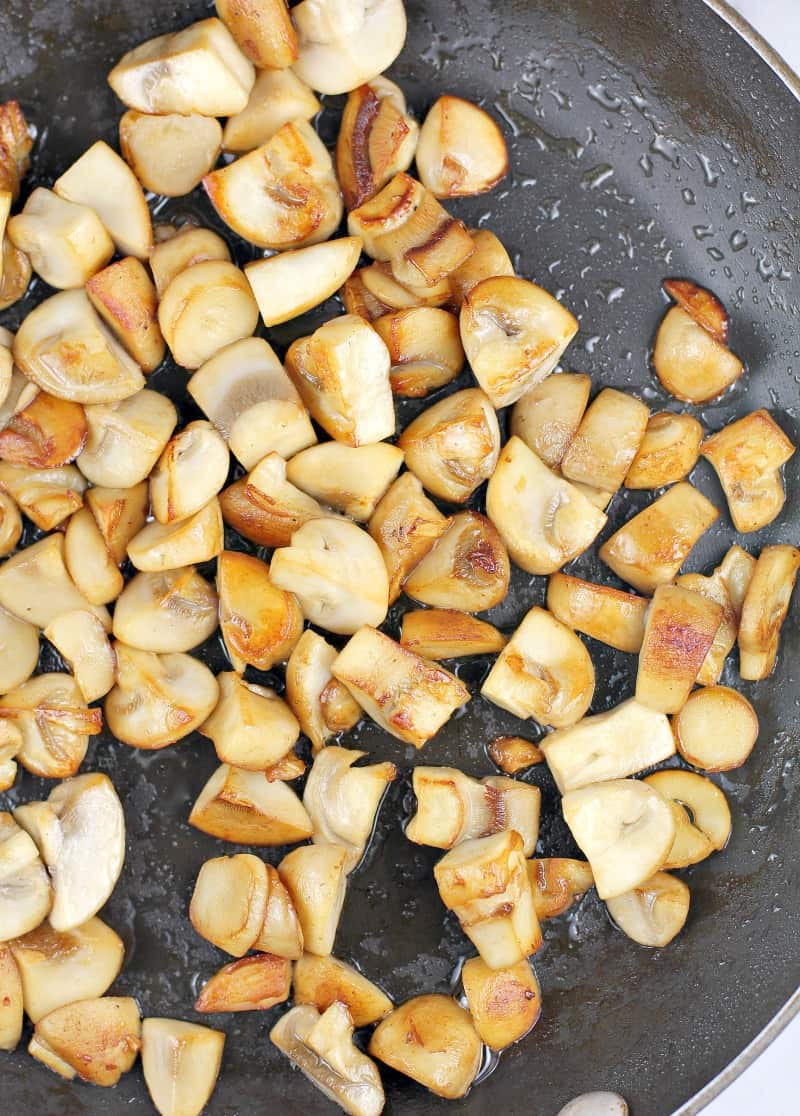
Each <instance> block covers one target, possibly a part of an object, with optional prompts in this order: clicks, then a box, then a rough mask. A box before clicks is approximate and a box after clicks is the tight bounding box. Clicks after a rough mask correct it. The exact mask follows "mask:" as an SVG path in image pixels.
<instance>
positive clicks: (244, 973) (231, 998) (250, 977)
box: [194, 953, 292, 1014]
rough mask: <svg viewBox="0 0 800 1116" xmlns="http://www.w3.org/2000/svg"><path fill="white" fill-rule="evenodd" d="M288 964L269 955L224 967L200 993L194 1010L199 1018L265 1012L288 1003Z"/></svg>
mask: <svg viewBox="0 0 800 1116" xmlns="http://www.w3.org/2000/svg"><path fill="white" fill-rule="evenodd" d="M291 983H292V963H291V961H288V960H286V958H284V957H275V956H273V954H271V953H254V954H253V955H252V956H251V957H243V958H241V960H239V961H232V962H231V963H230V964H228V965H224V966H223V967H222V968H221V969H220V970H219V972H217V973H214V975H213V976H212V977H211V979H210V980H207V981H206V983H205V984H204V985H203V987H202V988H201V989H200V995H199V996H198V997H197V999H196V1000H195V1003H194V1010H195V1011H198V1012H200V1013H201V1014H206V1013H207V1012H214V1013H219V1012H227V1011H268V1010H269V1008H271V1007H275V1005H276V1004H282V1003H285V1002H286V1000H288V999H289V990H290V988H291Z"/></svg>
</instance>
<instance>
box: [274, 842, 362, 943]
mask: <svg viewBox="0 0 800 1116" xmlns="http://www.w3.org/2000/svg"><path fill="white" fill-rule="evenodd" d="M347 863H348V851H347V849H346V848H345V847H344V845H336V844H324V845H302V846H301V847H300V848H299V849H294V850H293V851H292V852H290V853H288V854H287V855H286V856H285V857H284V858H283V860H282V861H281V862H280V864H279V865H278V873H279V874H280V877H281V881H282V882H283V885H284V887H285V888H286V890H287V891H288V892H289V895H290V897H291V900H292V903H293V904H294V908H295V910H296V911H297V917H298V918H299V920H300V926H301V927H302V930H303V941H304V943H305V948H306V949H307V950H308V952H309V953H316V954H318V955H319V956H320V957H327V956H328V955H329V954H330V953H333V943H334V940H335V938H336V929H337V927H338V925H339V917H340V916H341V913H342V907H343V906H344V896H345V891H346V890H347Z"/></svg>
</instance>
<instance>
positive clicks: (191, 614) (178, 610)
mask: <svg viewBox="0 0 800 1116" xmlns="http://www.w3.org/2000/svg"><path fill="white" fill-rule="evenodd" d="M217 608H218V600H217V594H216V593H215V591H214V588H213V586H211V585H209V583H208V582H207V581H206V580H205V578H203V577H201V576H200V574H199V573H198V572H197V570H196V569H195V568H194V567H193V566H185V567H183V568H180V569H177V570H164V571H163V572H162V573H139V574H136V576H135V577H133V578H132V579H131V580H130V581H129V582H128V583H127V585H126V586H125V588H124V589H123V591H122V593H121V594H120V596H119V597H118V598H117V602H116V604H115V606H114V621H113V625H114V636H115V638H116V639H118V640H120V642H122V643H126V644H128V645H129V646H131V647H138V648H140V649H141V650H142V651H157V652H161V653H167V652H175V651H191V650H192V648H193V647H197V646H198V645H199V644H201V643H202V642H203V641H204V640H206V639H208V638H209V637H210V636H211V635H213V634H214V632H215V631H216V629H217V622H218V616H217Z"/></svg>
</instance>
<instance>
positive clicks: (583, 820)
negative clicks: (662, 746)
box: [561, 779, 675, 899]
mask: <svg viewBox="0 0 800 1116" xmlns="http://www.w3.org/2000/svg"><path fill="white" fill-rule="evenodd" d="M561 808H562V810H563V813H564V820H565V821H566V823H567V825H568V826H569V828H570V830H571V831H572V836H573V837H574V838H575V841H576V842H577V844H578V845H579V847H580V848H581V849H582V850H583V852H584V853H585V855H586V857H587V859H588V861H589V864H590V865H591V868H592V872H593V873H594V879H595V884H596V886H597V893H598V895H599V896H600V898H601V899H613V898H614V897H615V896H616V895H623V894H624V893H625V892H626V891H630V890H631V889H632V888H634V887H638V886H639V885H640V884H642V883H644V881H645V880H647V879H649V878H650V876H652V875H653V873H654V872H657V871H658V869H659V868H660V867H661V865H662V864H663V863H664V861H665V860H666V859H667V854H668V853H669V851H670V849H671V848H672V842H673V841H674V839H675V819H674V818H673V815H672V810H671V809H670V806H669V804H668V803H667V802H665V801H664V798H663V796H662V795H660V794H659V793H658V792H657V791H656V790H655V789H654V788H653V787H650V786H648V785H647V783H643V782H638V781H637V780H636V779H614V780H611V781H609V782H607V783H592V784H591V785H590V786H586V787H580V788H578V789H577V790H572V791H569V792H568V793H567V794H565V795H564V797H563V798H562V800H561Z"/></svg>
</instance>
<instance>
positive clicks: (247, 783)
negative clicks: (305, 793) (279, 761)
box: [189, 763, 313, 845]
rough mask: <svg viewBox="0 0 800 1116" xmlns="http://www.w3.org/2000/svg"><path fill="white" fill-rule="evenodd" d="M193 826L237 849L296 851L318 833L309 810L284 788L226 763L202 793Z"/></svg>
mask: <svg viewBox="0 0 800 1116" xmlns="http://www.w3.org/2000/svg"><path fill="white" fill-rule="evenodd" d="M189 824H190V825H193V826H194V827H195V829H199V830H200V831H201V832H203V833H208V834H209V836H211V837H218V838H219V839H220V840H222V841H230V842H231V843H232V844H236V845H291V844H293V843H294V842H296V841H305V840H306V839H307V838H309V837H310V836H311V834H312V832H313V826H312V824H311V819H310V818H309V816H308V814H307V813H306V810H305V807H304V806H303V804H302V802H301V801H300V799H299V798H298V797H297V795H296V794H295V792H294V791H293V790H292V788H291V787H289V786H287V785H286V783H285V782H283V781H282V780H280V779H276V780H274V781H273V782H270V781H269V780H268V779H265V778H264V773H263V771H244V770H242V769H241V768H238V767H230V766H229V765H228V764H227V763H223V764H221V765H220V766H219V767H218V768H217V770H216V771H215V772H214V774H213V775H212V776H211V778H210V779H209V780H208V782H207V783H206V785H205V786H204V787H203V789H202V790H201V791H200V794H199V795H198V796H197V800H196V801H195V804H194V806H193V807H192V810H191V813H190V814H189Z"/></svg>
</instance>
